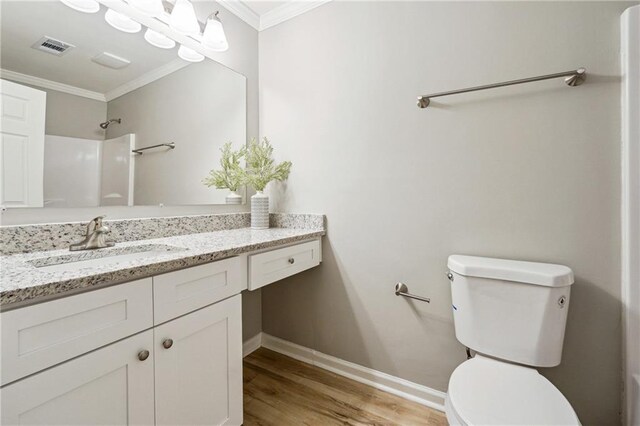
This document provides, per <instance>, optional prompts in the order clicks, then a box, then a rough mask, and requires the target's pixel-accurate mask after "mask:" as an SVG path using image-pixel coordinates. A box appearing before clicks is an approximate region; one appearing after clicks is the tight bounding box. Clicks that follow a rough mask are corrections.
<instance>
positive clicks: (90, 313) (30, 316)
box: [0, 278, 153, 385]
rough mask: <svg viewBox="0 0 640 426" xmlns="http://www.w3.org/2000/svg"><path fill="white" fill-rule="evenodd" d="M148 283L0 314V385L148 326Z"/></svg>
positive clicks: (150, 313)
mask: <svg viewBox="0 0 640 426" xmlns="http://www.w3.org/2000/svg"><path fill="white" fill-rule="evenodd" d="M151 301H152V284H151V278H145V279H143V280H139V281H133V282H130V283H126V284H121V285H116V286H113V287H108V288H105V289H102V290H94V291H91V292H88V293H82V294H78V295H75V296H69V297H66V298H63V299H58V300H53V301H50V302H46V303H41V304H39V305H34V306H27V307H24V308H20V309H16V310H13V311H8V312H2V313H0V323H1V327H2V349H1V353H2V374H1V382H2V385H4V384H6V383H9V382H12V381H14V380H17V379H20V378H22V377H24V376H27V375H29V374H32V373H35V372H37V371H40V370H43V369H45V368H47V367H50V366H52V365H55V364H58V363H60V362H63V361H66V360H68V359H70V358H73V357H76V356H78V355H82V354H84V353H86V352H89V351H91V350H93V349H96V348H99V347H101V346H104V345H107V344H109V343H111V342H114V341H116V340H119V339H122V338H124V337H127V336H130V335H132V334H135V333H137V332H139V331H141V330H144V329H146V328H150V327H152V326H153V308H152V306H151Z"/></svg>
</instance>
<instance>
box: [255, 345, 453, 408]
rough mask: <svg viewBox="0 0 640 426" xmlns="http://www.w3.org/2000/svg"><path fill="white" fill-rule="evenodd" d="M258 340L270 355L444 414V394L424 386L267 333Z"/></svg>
mask: <svg viewBox="0 0 640 426" xmlns="http://www.w3.org/2000/svg"><path fill="white" fill-rule="evenodd" d="M259 336H260V340H261V346H263V347H265V348H267V349H271V350H272V351H275V352H278V353H281V354H283V355H286V356H289V357H291V358H294V359H297V360H299V361H302V362H304V363H307V364H311V365H315V366H317V367H320V368H323V369H325V370H329V371H331V372H333V373H336V374H338V375H340V376H344V377H347V378H349V379H351V380H355V381H356V382H360V383H364V384H366V385H369V386H372V387H374V388H376V389H380V390H382V391H385V392H389V393H391V394H394V395H397V396H399V397H401V398H405V399H408V400H410V401H414V402H417V403H418V404H422V405H425V406H427V407H429V408H433V409H434V410H438V411H442V412H444V399H445V397H446V394H445V393H444V392H441V391H438V390H435V389H431V388H429V387H427V386H423V385H419V384H417V383H413V382H410V381H409V380H405V379H401V378H399V377H395V376H392V375H390V374H387V373H383V372H381V371H377V370H373V369H371V368H367V367H363V366H361V365H358V364H354V363H352V362H349V361H345V360H342V359H340V358H336V357H334V356H331V355H327V354H323V353H321V352H318V351H315V350H313V349H310V348H307V347H304V346H300V345H297V344H295V343H291V342H288V341H286V340H283V339H280V338H278V337H274V336H271V335H269V334H266V333H261V335H259ZM257 337H258V336H256V337H253V338H251V339H250V340H248V341H247V342H245V344H244V346H245V353H247V352H246V348H247V347H254V346H255V342H254V339H256V338H257ZM250 343H252V345H250ZM258 347H259V346H258ZM256 349H258V348H257V347H256V348H255V349H253V350H256Z"/></svg>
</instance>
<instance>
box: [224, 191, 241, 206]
mask: <svg viewBox="0 0 640 426" xmlns="http://www.w3.org/2000/svg"><path fill="white" fill-rule="evenodd" d="M224 200H225V201H226V203H227V204H242V195H238V193H237V192H236V191H231V192H229V194H227V196H226V197H225V199H224Z"/></svg>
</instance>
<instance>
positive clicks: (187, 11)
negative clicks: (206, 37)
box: [169, 0, 200, 35]
mask: <svg viewBox="0 0 640 426" xmlns="http://www.w3.org/2000/svg"><path fill="white" fill-rule="evenodd" d="M169 26H170V27H171V28H173V29H174V30H175V31H177V32H179V33H181V34H186V35H196V34H199V33H200V24H199V23H198V18H197V17H196V12H195V11H194V10H193V5H192V4H191V2H190V1H189V0H177V1H176V4H175V6H173V10H172V11H171V17H170V19H169Z"/></svg>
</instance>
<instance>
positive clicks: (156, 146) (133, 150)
mask: <svg viewBox="0 0 640 426" xmlns="http://www.w3.org/2000/svg"><path fill="white" fill-rule="evenodd" d="M161 146H166V147H168V148H169V149H175V147H176V144H175V143H173V142H169V143H159V144H158V145H151V146H145V147H144V148H138V149H132V150H131V152H135V153H136V154H140V155H142V154H143V152H142V151H146V150H147V149H152V148H160V147H161Z"/></svg>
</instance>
